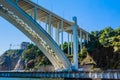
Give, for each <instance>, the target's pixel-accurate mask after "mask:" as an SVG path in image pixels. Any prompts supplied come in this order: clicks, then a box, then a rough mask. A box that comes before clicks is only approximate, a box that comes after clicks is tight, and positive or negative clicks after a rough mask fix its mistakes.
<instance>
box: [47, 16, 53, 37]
mask: <svg viewBox="0 0 120 80" xmlns="http://www.w3.org/2000/svg"><path fill="white" fill-rule="evenodd" d="M51 25H52V15H51V14H50V15H49V26H48V33H49V35H50V36H51Z"/></svg>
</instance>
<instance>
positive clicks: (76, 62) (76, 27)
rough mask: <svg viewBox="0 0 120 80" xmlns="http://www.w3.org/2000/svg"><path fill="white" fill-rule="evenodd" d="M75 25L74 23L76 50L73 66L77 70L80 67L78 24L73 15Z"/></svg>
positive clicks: (74, 48)
mask: <svg viewBox="0 0 120 80" xmlns="http://www.w3.org/2000/svg"><path fill="white" fill-rule="evenodd" d="M73 21H74V25H73V41H74V42H73V51H74V55H73V58H74V63H73V68H74V69H75V70H77V69H78V31H77V29H78V26H77V18H76V17H73Z"/></svg>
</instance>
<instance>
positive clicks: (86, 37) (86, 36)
mask: <svg viewBox="0 0 120 80" xmlns="http://www.w3.org/2000/svg"><path fill="white" fill-rule="evenodd" d="M88 40H89V38H88V33H86V41H87V43H88Z"/></svg>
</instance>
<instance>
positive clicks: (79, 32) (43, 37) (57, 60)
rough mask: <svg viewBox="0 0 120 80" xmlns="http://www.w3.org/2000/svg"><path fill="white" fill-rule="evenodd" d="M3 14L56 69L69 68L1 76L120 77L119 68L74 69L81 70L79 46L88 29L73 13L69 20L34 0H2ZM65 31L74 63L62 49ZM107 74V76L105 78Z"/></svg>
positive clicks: (0, 75)
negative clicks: (103, 70) (106, 69)
mask: <svg viewBox="0 0 120 80" xmlns="http://www.w3.org/2000/svg"><path fill="white" fill-rule="evenodd" d="M0 16H2V17H3V18H4V19H6V20H7V21H9V22H10V23H11V24H13V25H14V26H15V27H16V28H18V29H19V30H20V31H21V32H23V33H24V34H25V35H26V36H27V37H28V38H29V39H30V40H32V41H33V42H34V43H35V44H36V45H37V46H38V48H39V49H40V50H41V51H42V52H43V53H44V54H45V56H46V57H47V58H48V59H49V60H50V62H51V63H52V65H53V66H54V68H55V70H56V71H68V72H48V73H45V72H0V77H34V78H37V77H38V78H39V77H48V78H49V77H53V78H56V77H58V78H59V77H62V78H101V79H120V77H119V75H120V73H119V72H112V73H111V72H72V71H73V70H78V48H79V47H78V45H79V43H78V41H79V42H80V49H82V41H86V42H88V41H89V33H88V32H87V31H85V30H84V29H82V28H81V27H80V26H79V25H78V24H77V18H76V17H73V21H72V22H71V21H68V20H66V19H64V18H62V17H60V16H58V15H56V14H55V13H53V12H51V11H49V10H47V9H45V8H43V7H42V6H40V5H38V4H36V3H34V2H32V1H31V0H0ZM41 23H42V24H41ZM43 24H44V25H43ZM53 32H55V33H53ZM64 33H67V34H68V36H67V37H68V54H69V52H70V53H73V57H74V58H73V59H74V62H73V63H70V61H69V60H68V59H67V57H66V56H65V54H64V52H63V46H62V44H63V39H64V38H63V35H64ZM70 38H71V39H70ZM69 42H71V43H73V45H72V49H70V48H69V46H70V44H69ZM60 44H61V47H59V46H60ZM70 50H71V51H70ZM69 71H71V72H69ZM104 74H105V75H108V77H107V78H106V77H105V76H104ZM92 75H94V76H95V77H93V76H92ZM96 76H97V77H96ZM99 76H100V77H99ZM111 76H112V77H111Z"/></svg>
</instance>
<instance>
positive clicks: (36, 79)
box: [0, 78, 63, 80]
mask: <svg viewBox="0 0 120 80" xmlns="http://www.w3.org/2000/svg"><path fill="white" fill-rule="evenodd" d="M0 80H63V79H52V78H44V79H38V78H0Z"/></svg>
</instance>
